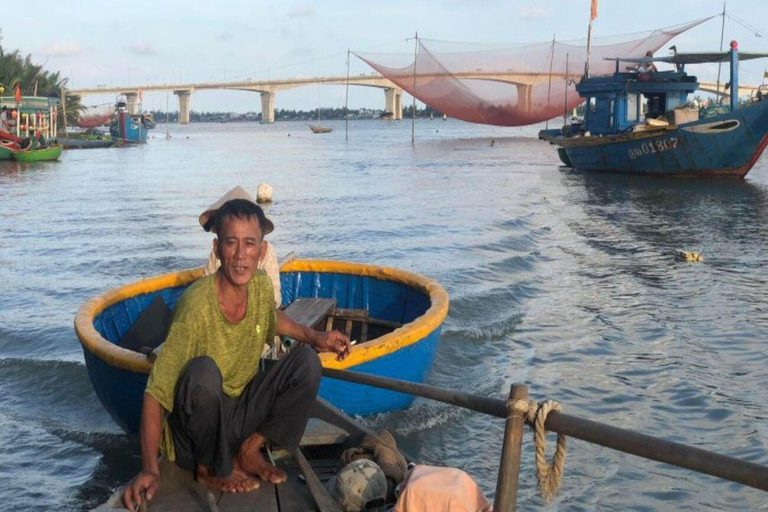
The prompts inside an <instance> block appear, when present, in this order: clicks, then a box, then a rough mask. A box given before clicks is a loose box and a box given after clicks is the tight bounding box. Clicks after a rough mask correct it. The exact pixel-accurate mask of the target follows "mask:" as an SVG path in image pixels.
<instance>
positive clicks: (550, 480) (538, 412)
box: [507, 400, 565, 503]
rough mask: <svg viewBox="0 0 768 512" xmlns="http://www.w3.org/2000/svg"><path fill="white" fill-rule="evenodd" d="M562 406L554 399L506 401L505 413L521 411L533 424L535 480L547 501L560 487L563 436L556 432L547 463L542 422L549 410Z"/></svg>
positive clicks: (559, 409)
mask: <svg viewBox="0 0 768 512" xmlns="http://www.w3.org/2000/svg"><path fill="white" fill-rule="evenodd" d="M562 410H563V408H562V407H561V406H560V404H559V403H558V402H556V401H554V400H547V401H546V402H544V403H543V404H539V403H538V402H536V401H535V400H514V401H512V400H509V401H507V414H508V415H511V414H513V413H515V412H518V413H521V414H523V415H524V416H525V418H526V419H527V420H528V423H531V424H532V425H533V443H534V444H535V445H536V480H537V481H538V483H539V492H541V496H542V498H544V501H545V502H547V503H549V502H550V501H552V498H554V496H555V494H557V491H558V490H559V489H560V483H561V481H562V479H563V469H564V467H565V436H564V435H562V434H557V447H556V448H555V455H554V456H553V457H552V464H548V463H547V459H546V450H547V431H546V430H545V429H544V423H546V421H547V415H548V414H549V413H550V411H557V412H562Z"/></svg>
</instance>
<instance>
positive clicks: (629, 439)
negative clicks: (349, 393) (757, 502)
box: [323, 368, 768, 512]
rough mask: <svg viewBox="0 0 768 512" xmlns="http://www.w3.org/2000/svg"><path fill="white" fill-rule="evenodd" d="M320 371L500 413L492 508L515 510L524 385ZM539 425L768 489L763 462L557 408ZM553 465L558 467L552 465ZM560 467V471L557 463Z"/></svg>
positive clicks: (499, 511)
mask: <svg viewBox="0 0 768 512" xmlns="http://www.w3.org/2000/svg"><path fill="white" fill-rule="evenodd" d="M323 375H324V376H325V377H329V378H332V379H340V380H344V381H348V382H354V383H357V384H364V385H366V386H373V387H376V388H382V389H388V390H391V391H398V392H400V393H407V394H411V395H414V396H419V397H423V398H428V399H431V400H436V401H438V402H443V403H446V404H451V405H456V406H459V407H462V408H465V409H469V410H472V411H477V412H481V413H484V414H488V415H490V416H495V417H497V418H505V419H506V427H505V431H504V443H503V447H502V454H501V461H500V465H499V473H498V480H497V484H496V495H495V499H494V506H493V510H495V511H497V512H502V511H503V512H512V511H514V510H516V507H517V485H518V478H519V474H520V455H521V448H522V437H523V426H524V425H525V424H526V423H528V424H529V425H531V426H533V423H534V421H533V420H531V419H530V418H531V415H529V414H526V412H527V411H526V410H527V409H528V405H529V404H530V405H531V406H535V405H537V404H535V403H534V402H529V401H528V388H527V387H526V386H524V385H521V384H514V385H512V387H511V390H510V394H509V397H508V399H507V400H500V399H498V398H491V397H486V396H481V395H475V394H472V393H466V392H463V391H456V390H452V389H444V388H439V387H435V386H429V385H426V384H418V383H414V382H407V381H402V380H396V379H390V378H386V377H379V376H375V375H368V374H363V373H356V372H350V371H345V370H333V369H329V368H323ZM543 429H545V430H548V431H551V432H555V433H557V434H558V436H570V437H573V438H576V439H580V440H582V441H586V442H588V443H592V444H596V445H599V446H604V447H606V448H610V449H612V450H616V451H620V452H624V453H629V454H631V455H636V456H638V457H642V458H644V459H649V460H654V461H658V462H664V463H667V464H672V465H675V466H679V467H682V468H686V469H690V470H692V471H696V472H698V473H703V474H706V475H711V476H715V477H718V478H722V479H724V480H728V481H731V482H736V483H739V484H742V485H746V486H749V487H754V488H755V489H760V490H762V491H768V467H766V466H761V465H759V464H755V463H753V462H749V461H746V460H742V459H738V458H735V457H729V456H726V455H721V454H718V453H715V452H711V451H708V450H702V449H700V448H694V447H692V446H688V445H685V444H682V443H677V442H673V441H667V440H665V439H661V438H658V437H654V436H649V435H645V434H641V433H638V432H634V431H631V430H626V429H623V428H618V427H614V426H611V425H607V424H604V423H600V422H597V421H592V420H588V419H586V418H581V417H579V416H574V415H570V414H565V413H563V412H558V411H556V410H552V411H550V412H549V413H548V414H547V415H546V419H545V421H543ZM555 471H556V472H557V469H555ZM560 473H561V474H562V467H561V468H560ZM545 498H546V496H545Z"/></svg>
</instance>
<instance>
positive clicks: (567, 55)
mask: <svg viewBox="0 0 768 512" xmlns="http://www.w3.org/2000/svg"><path fill="white" fill-rule="evenodd" d="M570 56H571V54H570V53H566V54H565V104H564V106H563V128H565V123H566V122H567V121H566V119H567V118H568V59H569V58H570Z"/></svg>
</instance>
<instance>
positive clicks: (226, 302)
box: [123, 199, 350, 510]
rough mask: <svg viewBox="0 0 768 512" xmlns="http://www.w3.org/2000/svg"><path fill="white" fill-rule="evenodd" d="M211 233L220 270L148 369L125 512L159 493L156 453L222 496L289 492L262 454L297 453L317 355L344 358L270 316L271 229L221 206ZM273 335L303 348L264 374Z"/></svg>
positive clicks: (325, 338) (238, 206)
mask: <svg viewBox="0 0 768 512" xmlns="http://www.w3.org/2000/svg"><path fill="white" fill-rule="evenodd" d="M213 224H214V225H213V227H214V228H215V232H216V234H217V238H216V239H214V242H213V244H214V250H215V252H216V255H217V256H218V258H219V260H220V261H221V267H220V268H219V269H218V270H217V271H216V273H214V274H211V275H209V276H206V277H203V278H201V279H199V280H198V281H196V282H195V283H194V284H192V285H191V286H190V287H189V288H188V289H187V290H186V291H185V292H184V293H183V294H182V296H181V297H180V298H179V301H178V303H177V305H176V310H175V311H174V316H173V321H172V323H171V327H170V330H169V333H168V337H167V338H166V341H165V344H164V348H163V350H162V352H160V355H159V356H158V358H157V360H156V362H155V364H154V367H153V368H152V373H151V374H150V376H149V381H148V382H147V387H146V390H145V394H144V403H143V409H142V413H141V428H140V432H141V450H142V471H141V473H139V474H138V475H137V476H136V477H135V478H134V479H133V480H132V481H131V483H130V484H129V485H128V486H127V487H126V489H125V491H124V492H123V505H124V506H125V507H126V508H128V509H129V510H134V509H135V508H136V507H137V506H140V504H141V503H142V501H144V500H147V501H149V500H151V499H152V497H153V496H154V495H155V493H156V492H157V490H158V489H159V487H160V482H161V480H160V477H161V475H160V473H159V463H158V451H160V452H162V454H163V455H164V456H165V457H166V458H167V459H169V460H171V461H175V463H176V465H178V466H180V467H181V468H184V469H187V470H190V471H194V472H195V475H196V478H197V480H198V481H199V482H201V483H203V484H205V485H207V486H209V487H212V488H214V489H218V490H222V491H226V492H248V491H251V490H253V489H255V488H257V487H258V485H259V480H258V479H261V480H264V481H266V482H271V483H274V484H279V483H282V482H285V480H286V475H285V472H283V471H281V470H280V469H278V468H276V467H275V466H273V465H271V464H270V463H269V462H267V461H266V460H265V458H264V456H263V455H262V454H261V448H262V447H263V446H264V444H265V442H266V441H267V440H269V441H271V442H272V443H275V444H278V445H280V446H281V447H282V448H284V449H286V450H288V451H294V450H295V449H296V448H297V447H298V444H299V441H300V440H301V436H302V434H303V432H304V429H305V427H306V424H307V419H308V414H309V410H310V408H311V405H312V403H313V402H314V400H315V396H316V394H317V389H318V387H319V383H320V361H319V358H318V356H317V352H332V353H335V354H336V355H337V358H338V359H339V360H342V359H344V358H346V357H347V355H349V351H350V342H349V338H347V337H346V336H345V335H343V334H342V333H340V332H337V331H332V332H328V333H326V332H319V331H315V330H313V329H310V328H307V327H304V326H302V325H300V324H297V323H295V322H294V321H292V320H291V319H290V318H289V317H288V316H287V315H285V314H284V313H283V312H282V311H279V310H277V309H276V308H275V302H274V300H273V298H274V295H273V291H272V285H271V283H270V280H269V278H268V277H267V275H266V273H264V272H263V271H260V270H258V269H257V265H258V262H259V260H260V259H261V258H262V257H263V254H264V251H265V242H264V234H265V233H267V232H269V231H271V230H272V228H273V226H272V224H271V222H269V221H268V219H267V218H266V216H265V215H264V212H263V211H262V209H261V208H260V207H259V206H258V205H257V204H256V203H254V202H252V201H249V200H247V199H233V200H230V201H226V202H225V203H224V204H222V205H221V206H220V207H219V208H218V209H217V211H216V212H214V213H213ZM276 333H277V334H279V335H286V336H290V337H291V338H293V339H295V340H297V341H299V342H300V344H299V345H298V346H297V347H295V348H294V349H293V350H291V351H290V352H289V353H288V354H287V355H286V356H284V357H283V358H282V359H280V360H279V361H277V362H276V363H274V364H273V365H272V366H271V368H269V369H265V368H264V367H263V366H264V364H263V363H262V364H260V360H261V354H262V348H263V345H264V344H265V343H271V342H272V341H273V340H274V337H275V334H276ZM257 478H258V479H257Z"/></svg>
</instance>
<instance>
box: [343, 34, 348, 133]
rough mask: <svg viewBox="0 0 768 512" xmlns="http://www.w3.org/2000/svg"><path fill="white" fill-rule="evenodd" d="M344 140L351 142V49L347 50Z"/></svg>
mask: <svg viewBox="0 0 768 512" xmlns="http://www.w3.org/2000/svg"><path fill="white" fill-rule="evenodd" d="M344 140H346V141H348V140H349V48H347V93H346V99H345V100H344Z"/></svg>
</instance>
